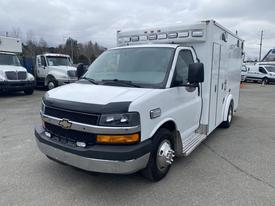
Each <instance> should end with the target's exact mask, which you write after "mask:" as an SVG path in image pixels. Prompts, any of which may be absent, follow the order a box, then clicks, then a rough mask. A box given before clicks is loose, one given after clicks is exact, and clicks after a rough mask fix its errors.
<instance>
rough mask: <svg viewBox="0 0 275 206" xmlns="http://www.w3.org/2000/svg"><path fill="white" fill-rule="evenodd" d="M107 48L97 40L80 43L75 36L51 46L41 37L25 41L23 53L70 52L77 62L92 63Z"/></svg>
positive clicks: (29, 55)
mask: <svg viewBox="0 0 275 206" xmlns="http://www.w3.org/2000/svg"><path fill="white" fill-rule="evenodd" d="M105 50H106V48H104V47H102V46H100V45H98V43H96V42H95V43H93V42H92V41H88V42H87V43H79V42H77V40H75V39H73V38H68V39H67V40H66V42H65V44H60V45H58V46H56V47H49V46H48V43H47V42H46V41H45V40H44V39H43V38H40V40H39V41H38V42H35V41H32V40H28V41H27V42H26V43H23V52H22V55H23V56H24V57H34V56H36V55H38V54H43V53H46V52H49V53H60V54H68V55H70V56H71V58H72V60H73V62H74V63H75V64H77V63H85V64H90V63H91V62H93V61H94V60H95V59H96V58H97V57H98V56H99V55H100V54H101V53H102V52H103V51H105Z"/></svg>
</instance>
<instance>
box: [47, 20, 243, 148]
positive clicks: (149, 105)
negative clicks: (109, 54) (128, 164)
mask: <svg viewBox="0 0 275 206" xmlns="http://www.w3.org/2000/svg"><path fill="white" fill-rule="evenodd" d="M186 28H187V27H182V30H184V29H186ZM190 28H192V29H196V28H197V29H202V28H203V32H204V37H203V41H202V39H198V40H197V41H193V39H190V41H187V40H184V41H182V40H181V41H178V42H175V43H181V45H178V44H170V45H167V41H166V42H165V41H163V42H161V41H156V43H158V44H152V41H153V40H152V41H147V45H134V46H128V47H119V48H114V49H120V48H136V47H170V48H171V47H172V48H175V49H176V52H175V56H174V60H173V63H172V67H171V69H170V74H169V77H168V82H167V85H166V88H165V89H144V88H127V87H117V86H103V85H92V84H71V85H67V86H64V87H60V88H57V89H54V90H52V91H50V92H48V94H49V95H50V97H53V98H58V99H63V100H67V101H74V102H85V103H94V104H107V103H110V102H121V101H131V102H132V103H131V104H130V108H129V111H137V112H139V113H140V117H141V136H142V137H141V138H142V140H145V139H148V138H150V137H152V136H153V135H154V133H155V132H156V131H157V129H158V128H159V127H160V126H161V125H162V124H163V123H165V122H167V121H173V122H174V123H175V124H176V128H177V129H178V130H179V132H180V134H181V138H182V140H183V141H182V142H189V141H191V142H192V141H193V140H192V138H194V137H196V135H195V134H194V133H195V130H196V129H197V128H198V127H199V124H203V125H209V128H208V129H209V130H208V133H207V135H208V134H210V133H211V132H212V131H213V130H214V129H215V128H216V127H217V126H218V125H219V124H220V123H221V122H222V120H223V117H224V114H225V112H227V111H225V110H226V109H227V107H226V106H225V105H224V104H226V103H225V102H226V101H224V99H228V97H229V96H230V97H231V96H232V99H233V101H234V109H236V108H237V107H238V102H239V84H240V71H241V62H242V56H241V48H240V47H238V46H237V41H242V40H241V39H239V38H238V37H236V36H235V35H233V34H232V33H231V32H229V31H228V30H225V29H224V28H223V27H222V26H220V25H218V24H216V23H215V22H214V21H209V22H203V23H201V24H200V25H193V26H191V27H190ZM169 29H171V28H167V29H166V31H167V32H168V31H169ZM177 29H180V28H177ZM170 31H172V30H170ZM224 32H226V33H227V42H225V41H223V40H222V38H221V37H222V34H223V33H224ZM136 33H137V32H136V31H135V32H132V33H131V32H128V33H127V35H131V34H136ZM139 33H140V34H141V33H143V34H144V31H138V34H139ZM122 34H123V35H124V34H126V33H119V34H118V37H119V36H121V35H122ZM145 42H146V41H143V44H144V43H145ZM159 43H164V44H159ZM239 45H241V42H240V43H239ZM180 49H190V50H191V51H192V53H193V56H196V54H197V57H198V58H199V59H200V62H202V63H203V64H204V69H205V81H204V82H203V84H202V99H203V110H202V114H201V103H202V102H201V98H200V97H199V96H198V92H197V90H195V91H193V92H190V91H187V88H186V87H175V88H170V84H171V81H172V77H173V74H174V68H175V64H176V60H177V55H178V52H179V50H180ZM195 53H196V54H195ZM194 59H195V61H196V58H194ZM156 108H160V109H161V116H160V117H158V118H155V119H150V110H153V109H156ZM200 115H201V120H200ZM203 138H204V137H203ZM192 149H194V148H192ZM190 151H191V150H190ZM190 151H189V152H190Z"/></svg>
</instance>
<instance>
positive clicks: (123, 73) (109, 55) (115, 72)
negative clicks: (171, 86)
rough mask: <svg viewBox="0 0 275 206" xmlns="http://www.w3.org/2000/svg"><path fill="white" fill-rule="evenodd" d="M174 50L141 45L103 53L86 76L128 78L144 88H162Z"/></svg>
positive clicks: (110, 78)
mask: <svg viewBox="0 0 275 206" xmlns="http://www.w3.org/2000/svg"><path fill="white" fill-rule="evenodd" d="M173 53H174V49H173V48H165V47H153V48H152V47H151V48H146V47H139V48H123V49H114V50H109V51H106V52H104V53H103V54H102V55H101V56H100V57H99V58H97V59H96V60H95V61H94V63H93V64H92V65H91V66H90V67H89V69H88V72H87V73H86V74H85V77H86V78H89V79H93V80H95V81H97V82H100V81H102V80H105V81H106V80H122V81H129V82H132V83H134V84H135V85H139V86H141V87H150V88H152V87H153V88H154V87H156V88H159V87H163V86H164V84H165V81H166V77H167V76H168V71H169V68H170V64H171V62H172V57H173Z"/></svg>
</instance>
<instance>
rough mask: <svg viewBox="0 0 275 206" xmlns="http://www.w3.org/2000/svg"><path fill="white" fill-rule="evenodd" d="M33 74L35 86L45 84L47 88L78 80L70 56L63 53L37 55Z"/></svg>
mask: <svg viewBox="0 0 275 206" xmlns="http://www.w3.org/2000/svg"><path fill="white" fill-rule="evenodd" d="M34 74H35V78H36V83H37V86H45V87H47V88H48V89H49V90H50V89H53V88H55V87H57V86H60V85H64V84H69V83H72V82H75V81H76V80H78V78H77V73H76V68H75V67H74V66H73V64H72V60H71V58H70V56H69V55H65V54H54V53H46V54H41V55H37V56H36V66H35V70H34Z"/></svg>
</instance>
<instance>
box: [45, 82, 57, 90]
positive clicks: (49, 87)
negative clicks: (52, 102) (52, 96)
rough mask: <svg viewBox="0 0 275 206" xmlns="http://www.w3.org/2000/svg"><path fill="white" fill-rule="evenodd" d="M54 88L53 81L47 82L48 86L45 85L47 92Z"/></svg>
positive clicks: (54, 83) (55, 85)
mask: <svg viewBox="0 0 275 206" xmlns="http://www.w3.org/2000/svg"><path fill="white" fill-rule="evenodd" d="M55 87H57V84H56V81H54V80H49V81H48V84H47V88H48V90H51V89H54V88H55Z"/></svg>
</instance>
